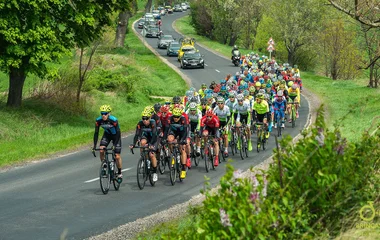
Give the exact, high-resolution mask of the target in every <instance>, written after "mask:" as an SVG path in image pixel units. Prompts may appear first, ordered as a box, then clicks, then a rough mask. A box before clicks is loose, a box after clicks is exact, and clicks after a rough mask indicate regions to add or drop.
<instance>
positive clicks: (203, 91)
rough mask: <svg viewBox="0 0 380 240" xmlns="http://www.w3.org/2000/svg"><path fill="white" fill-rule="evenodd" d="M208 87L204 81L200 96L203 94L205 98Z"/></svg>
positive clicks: (199, 92)
mask: <svg viewBox="0 0 380 240" xmlns="http://www.w3.org/2000/svg"><path fill="white" fill-rule="evenodd" d="M206 89H207V85H206V83H202V85H201V89H199V91H198V94H199V96H201V98H204V97H205V96H206V93H205V91H206Z"/></svg>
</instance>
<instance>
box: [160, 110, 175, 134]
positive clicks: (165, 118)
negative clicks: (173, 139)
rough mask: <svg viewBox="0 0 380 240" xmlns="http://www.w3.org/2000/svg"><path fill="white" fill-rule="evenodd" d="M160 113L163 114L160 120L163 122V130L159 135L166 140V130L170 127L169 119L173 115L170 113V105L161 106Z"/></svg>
mask: <svg viewBox="0 0 380 240" xmlns="http://www.w3.org/2000/svg"><path fill="white" fill-rule="evenodd" d="M160 112H161V115H160V120H161V125H162V128H161V131H160V133H159V135H160V137H162V138H163V139H166V138H167V135H165V128H167V127H169V118H170V117H171V115H172V114H171V113H170V111H169V106H168V105H163V106H161V109H160Z"/></svg>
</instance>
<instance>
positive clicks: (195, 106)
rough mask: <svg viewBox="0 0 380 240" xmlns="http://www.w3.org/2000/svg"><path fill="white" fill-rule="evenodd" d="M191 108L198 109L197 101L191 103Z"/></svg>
mask: <svg viewBox="0 0 380 240" xmlns="http://www.w3.org/2000/svg"><path fill="white" fill-rule="evenodd" d="M189 109H190V110H197V104H196V103H195V102H191V103H190V104H189Z"/></svg>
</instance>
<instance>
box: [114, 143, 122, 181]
mask: <svg viewBox="0 0 380 240" xmlns="http://www.w3.org/2000/svg"><path fill="white" fill-rule="evenodd" d="M115 140H116V142H115ZM112 142H113V144H114V147H115V160H116V166H117V170H118V174H121V169H122V167H123V166H122V160H121V157H120V153H121V135H120V136H115V137H114V139H112Z"/></svg>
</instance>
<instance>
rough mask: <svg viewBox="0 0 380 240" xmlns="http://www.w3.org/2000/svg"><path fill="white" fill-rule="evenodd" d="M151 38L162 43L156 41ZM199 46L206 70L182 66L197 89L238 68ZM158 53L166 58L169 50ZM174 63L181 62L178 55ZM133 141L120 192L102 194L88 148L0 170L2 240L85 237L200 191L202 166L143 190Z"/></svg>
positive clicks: (254, 159)
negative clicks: (173, 181)
mask: <svg viewBox="0 0 380 240" xmlns="http://www.w3.org/2000/svg"><path fill="white" fill-rule="evenodd" d="M184 14H185V13H174V14H172V15H169V16H165V17H163V24H164V26H163V28H164V30H163V31H164V33H165V34H172V35H174V36H176V37H177V39H178V38H179V35H178V34H177V33H176V32H175V31H174V30H173V29H172V27H171V26H172V22H173V21H174V20H175V19H177V18H179V17H181V16H183V15H184ZM146 40H147V42H148V43H149V44H151V45H152V46H153V47H154V48H156V47H157V39H146ZM198 49H199V50H200V51H201V52H202V53H203V54H204V55H205V63H206V64H207V66H206V67H205V69H193V70H181V71H183V73H184V74H186V75H188V77H189V78H190V79H191V80H192V83H193V85H194V86H195V87H197V88H198V87H199V86H200V84H201V83H202V82H206V83H208V84H209V83H210V82H211V81H212V80H215V81H219V79H221V78H222V77H224V76H225V75H226V74H227V73H234V72H236V71H237V68H236V67H233V66H232V64H231V62H230V61H227V60H226V59H224V58H221V57H218V56H216V55H214V54H212V53H211V52H209V51H207V50H205V49H203V48H201V47H199V46H198ZM158 52H159V53H160V54H162V55H163V56H164V57H166V51H165V50H158ZM170 61H171V62H172V63H174V64H175V65H176V66H178V63H177V61H176V58H175V57H171V58H170ZM217 70H218V71H217ZM303 102H306V101H305V99H303ZM307 107H308V105H307V104H303V106H302V108H301V109H300V116H301V117H300V119H299V120H298V122H297V127H296V128H294V129H292V128H286V130H285V132H286V133H290V134H291V135H292V136H295V135H297V134H298V133H299V132H300V130H301V129H302V127H303V126H304V125H305V123H306V118H307V115H308V112H309V110H308V108H307ZM94 117H95V116H94ZM89 127H90V126H89ZM122 127H123V126H122ZM131 139H132V136H128V137H127V138H124V139H123V143H122V144H123V146H124V149H123V151H122V158H123V165H124V168H125V169H124V173H123V175H124V181H123V183H122V185H121V188H120V191H119V192H115V191H113V190H111V191H110V192H109V193H108V194H107V195H103V194H102V192H101V191H100V187H99V181H98V179H97V177H98V169H99V165H100V162H99V159H98V158H96V159H95V158H94V157H93V156H92V154H91V152H90V151H88V150H86V151H81V152H75V153H72V154H70V155H67V156H64V157H60V158H56V159H54V160H50V161H42V162H38V163H35V164H30V165H27V166H25V167H19V168H14V169H11V170H9V171H6V172H2V173H0V206H1V207H0V226H1V228H0V239H2V240H5V239H7V240H8V239H16V240H21V239H40V240H41V239H49V240H51V239H58V238H59V237H60V235H61V234H62V233H65V234H66V238H67V239H83V238H86V237H89V236H92V235H97V234H100V233H102V232H105V231H107V230H110V229H111V228H114V227H116V226H118V225H121V224H125V223H127V222H131V221H134V220H136V219H137V218H142V217H145V216H147V215H150V214H153V213H155V212H158V211H161V210H164V209H167V208H169V207H170V206H172V205H174V204H177V203H181V202H185V201H187V200H188V199H189V198H190V197H191V196H193V195H196V194H198V193H199V190H200V189H201V188H202V186H203V179H204V177H203V176H204V175H206V172H205V169H204V166H203V165H201V166H200V167H193V168H192V169H191V170H190V171H189V173H188V177H187V178H186V179H185V181H184V182H183V183H177V184H176V185H175V186H171V184H170V180H169V177H168V175H167V174H166V173H165V174H164V175H159V180H158V182H157V183H156V186H155V187H150V185H149V183H148V186H146V187H145V189H143V190H139V189H138V187H137V183H136V165H137V159H138V155H131V154H130V152H129V150H128V148H127V146H128V145H129V143H131ZM89 141H90V140H89ZM253 144H254V141H253ZM273 147H274V138H273V137H271V138H270V140H269V149H267V150H266V151H261V152H260V153H259V154H258V153H256V152H251V153H250V158H249V159H246V160H240V159H238V158H234V159H235V161H234V163H233V165H234V166H235V167H236V168H241V169H248V168H249V167H250V166H252V165H256V164H258V163H260V162H262V161H263V160H264V159H266V158H268V157H269V156H270V155H271V153H272V151H271V150H270V149H272V148H273ZM224 172H225V164H224V163H222V164H221V165H220V166H219V167H218V168H217V169H216V170H215V171H211V172H209V173H207V176H208V177H210V178H211V183H212V184H217V183H218V181H219V178H220V177H221V176H222V175H223V173H224ZM111 189H112V188H111Z"/></svg>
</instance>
